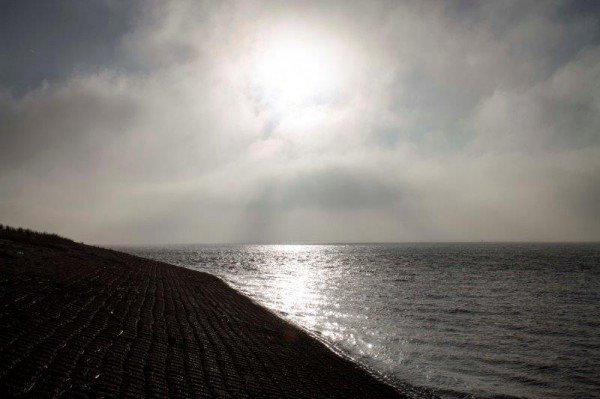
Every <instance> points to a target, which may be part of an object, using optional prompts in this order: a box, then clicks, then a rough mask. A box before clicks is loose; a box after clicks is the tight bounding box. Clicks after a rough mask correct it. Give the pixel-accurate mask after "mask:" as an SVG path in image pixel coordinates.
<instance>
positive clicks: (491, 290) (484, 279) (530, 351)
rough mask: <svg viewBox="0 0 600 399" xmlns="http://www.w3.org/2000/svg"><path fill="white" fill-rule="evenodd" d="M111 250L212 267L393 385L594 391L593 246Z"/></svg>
mask: <svg viewBox="0 0 600 399" xmlns="http://www.w3.org/2000/svg"><path fill="white" fill-rule="evenodd" d="M120 250H125V251H126V252H129V253H132V254H135V255H139V256H142V257H146V258H152V259H157V260H160V261H164V262H168V263H171V264H175V265H180V266H184V267H187V268H190V269H193V270H200V271H204V272H209V273H212V274H215V275H217V276H219V277H221V278H222V279H223V280H225V281H226V282H227V283H229V284H230V285H231V286H233V287H234V288H236V289H238V290H239V291H242V292H243V293H245V294H247V295H248V296H250V297H252V298H253V299H254V300H255V301H257V302H259V303H260V304H262V305H264V306H266V307H268V308H270V309H271V310H273V311H274V312H276V313H278V314H279V315H281V316H282V317H284V318H286V319H288V320H290V321H292V322H293V323H295V324H297V325H299V326H301V327H302V328H304V329H306V330H308V331H309V332H310V333H312V334H313V335H314V336H315V337H317V338H319V339H321V340H322V341H323V342H325V343H326V344H327V345H329V346H330V347H332V348H333V349H334V350H336V351H338V352H339V353H341V354H343V355H345V356H348V357H350V358H352V359H353V360H355V361H357V362H359V363H361V364H362V365H364V366H365V367H366V368H368V369H370V370H373V371H374V372H375V373H377V374H379V375H380V376H381V377H382V378H384V379H386V380H387V381H388V382H390V383H391V384H395V385H397V386H402V384H410V385H412V386H419V387H424V388H426V389H429V390H433V391H434V392H435V393H437V394H438V395H440V396H441V397H446V398H472V397H475V398H477V397H483V398H492V397H494V398H495V397H502V398H507V397H518V398H521V397H524V398H600V244H593V243H581V244H570V243H569V244H555V243H553V244H541V243H535V244H534V243H532V244H521V243H519V244H517V243H514V244H499V243H476V244H473V243H469V244H459V243H451V244H442V243H438V244H431V243H413V244H408V243H406V244H336V245H176V246H154V247H128V248H120Z"/></svg>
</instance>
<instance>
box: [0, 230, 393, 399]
mask: <svg viewBox="0 0 600 399" xmlns="http://www.w3.org/2000/svg"><path fill="white" fill-rule="evenodd" d="M0 396H1V397H19V396H25V397H160V398H164V397H176V398H186V397H200V398H228V397H234V398H250V397H256V398H283V397H285V398H300V397H301V398H317V397H332V398H333V397H347V398H351V397H364V398H376V397H400V395H399V393H398V392H397V391H396V390H394V389H392V388H391V387H389V386H388V385H385V384H383V383H381V382H379V381H378V380H376V379H375V378H373V377H372V376H370V375H369V374H367V373H366V372H364V371H363V370H362V369H360V368H359V367H357V366H356V365H355V364H353V363H352V362H349V361H347V360H345V359H342V358H340V357H339V356H337V355H335V354H334V353H333V352H331V351H330V350H329V349H327V348H326V347H325V346H324V345H322V344H321V343H319V342H318V341H317V340H315V339H313V338H312V337H310V336H309V335H307V334H306V333H304V332H303V331H301V330H299V329H297V328H295V327H294V326H292V325H291V324H289V323H287V322H285V321H283V320H282V319H280V318H278V317H276V316H275V315H273V314H272V313H270V312H269V311H267V310H266V309H264V308H262V307H260V306H258V305H257V304H255V303H254V302H252V301H251V300H249V299H248V298H247V297H245V296H243V295H241V294H239V293H237V292H236V291H234V290H233V289H231V288H230V287H228V286H227V285H226V284H225V283H223V282H222V281H221V280H219V279H217V278H215V277H213V276H211V275H208V274H205V273H200V272H195V271H192V270H188V269H185V268H181V267H176V266H172V265H167V264H163V263H159V262H155V261H150V260H145V259H141V258H137V257H134V256H130V255H126V254H121V253H118V252H115V251H110V250H104V249H99V248H95V247H90V246H83V245H80V244H74V243H73V244H68V243H66V244H45V245H41V244H39V245H37V244H35V243H30V242H29V243H28V242H18V241H11V240H0Z"/></svg>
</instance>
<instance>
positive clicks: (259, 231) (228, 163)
mask: <svg viewBox="0 0 600 399" xmlns="http://www.w3.org/2000/svg"><path fill="white" fill-rule="evenodd" d="M599 111H600V2H595V1H578V2H570V1H526V2H521V1H488V2H474V1H443V2H442V1H440V2H436V1H414V2H412V1H406V2H402V1H294V2H292V1H288V2H285V1H218V2H217V1H212V2H202V1H191V0H189V1H187V0H181V1H176V0H171V1H120V0H96V1H90V2H87V1H86V2H82V1H70V0H63V1H56V2H40V1H31V0H19V1H11V0H8V1H3V2H1V3H0V222H1V223H4V224H9V225H13V226H23V227H29V228H34V229H36V230H45V231H49V232H55V233H59V234H61V235H65V236H68V237H71V238H73V239H76V240H77V241H84V242H88V243H97V244H123V245H128V244H132V245H137V244H161V243H164V244H166V243H241V242H259V243H310V242H315V243H318V242H404V241H411V242H412V241H598V240H600V112H599Z"/></svg>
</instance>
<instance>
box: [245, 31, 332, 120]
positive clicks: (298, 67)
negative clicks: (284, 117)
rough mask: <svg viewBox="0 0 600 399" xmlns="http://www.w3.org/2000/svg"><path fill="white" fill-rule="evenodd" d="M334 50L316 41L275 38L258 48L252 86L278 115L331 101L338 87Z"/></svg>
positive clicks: (282, 36) (283, 36)
mask: <svg viewBox="0 0 600 399" xmlns="http://www.w3.org/2000/svg"><path fill="white" fill-rule="evenodd" d="M335 58H336V57H335V49H334V48H332V46H330V45H327V44H325V43H323V42H320V41H319V40H317V39H313V40H309V39H298V38H295V37H293V36H292V35H278V37H277V38H276V39H272V40H268V41H266V42H265V43H264V45H263V46H261V48H259V49H258V52H257V57H256V65H255V70H254V73H253V75H254V79H253V80H254V83H255V85H256V87H257V89H258V92H259V96H260V99H261V101H263V102H264V103H266V104H267V105H268V106H270V107H272V108H274V109H275V110H276V111H278V112H287V111H289V110H290V109H291V108H297V107H308V106H314V105H319V104H322V103H325V102H328V101H331V98H332V96H334V95H335V94H336V90H338V88H339V85H340V74H339V65H338V63H337V62H336V59H335Z"/></svg>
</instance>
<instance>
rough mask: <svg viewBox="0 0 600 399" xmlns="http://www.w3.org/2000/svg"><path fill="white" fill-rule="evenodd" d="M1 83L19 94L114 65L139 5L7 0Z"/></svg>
mask: <svg viewBox="0 0 600 399" xmlns="http://www.w3.org/2000/svg"><path fill="white" fill-rule="evenodd" d="M1 7H2V9H1V12H0V32H1V34H0V51H1V53H2V54H3V56H2V57H1V58H0V87H2V86H3V87H4V88H9V89H12V90H13V91H15V92H17V93H23V92H24V91H26V90H28V89H32V88H35V87H37V86H38V85H39V84H40V83H41V82H42V81H48V82H54V81H58V80H62V79H65V78H68V77H69V76H71V75H72V74H74V73H83V72H87V71H90V70H91V71H97V70H99V69H102V68H105V67H111V66H113V65H114V63H115V61H116V59H115V55H116V48H117V47H118V45H119V41H120V39H121V37H122V36H123V35H124V34H125V33H126V32H127V31H128V30H129V29H131V27H132V19H133V18H134V15H135V12H139V11H138V10H136V8H137V4H136V2H130V1H120V0H100V1H77V0H60V1H35V0H22V1H21V0H19V1H5V2H3V3H2V6H1Z"/></svg>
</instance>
